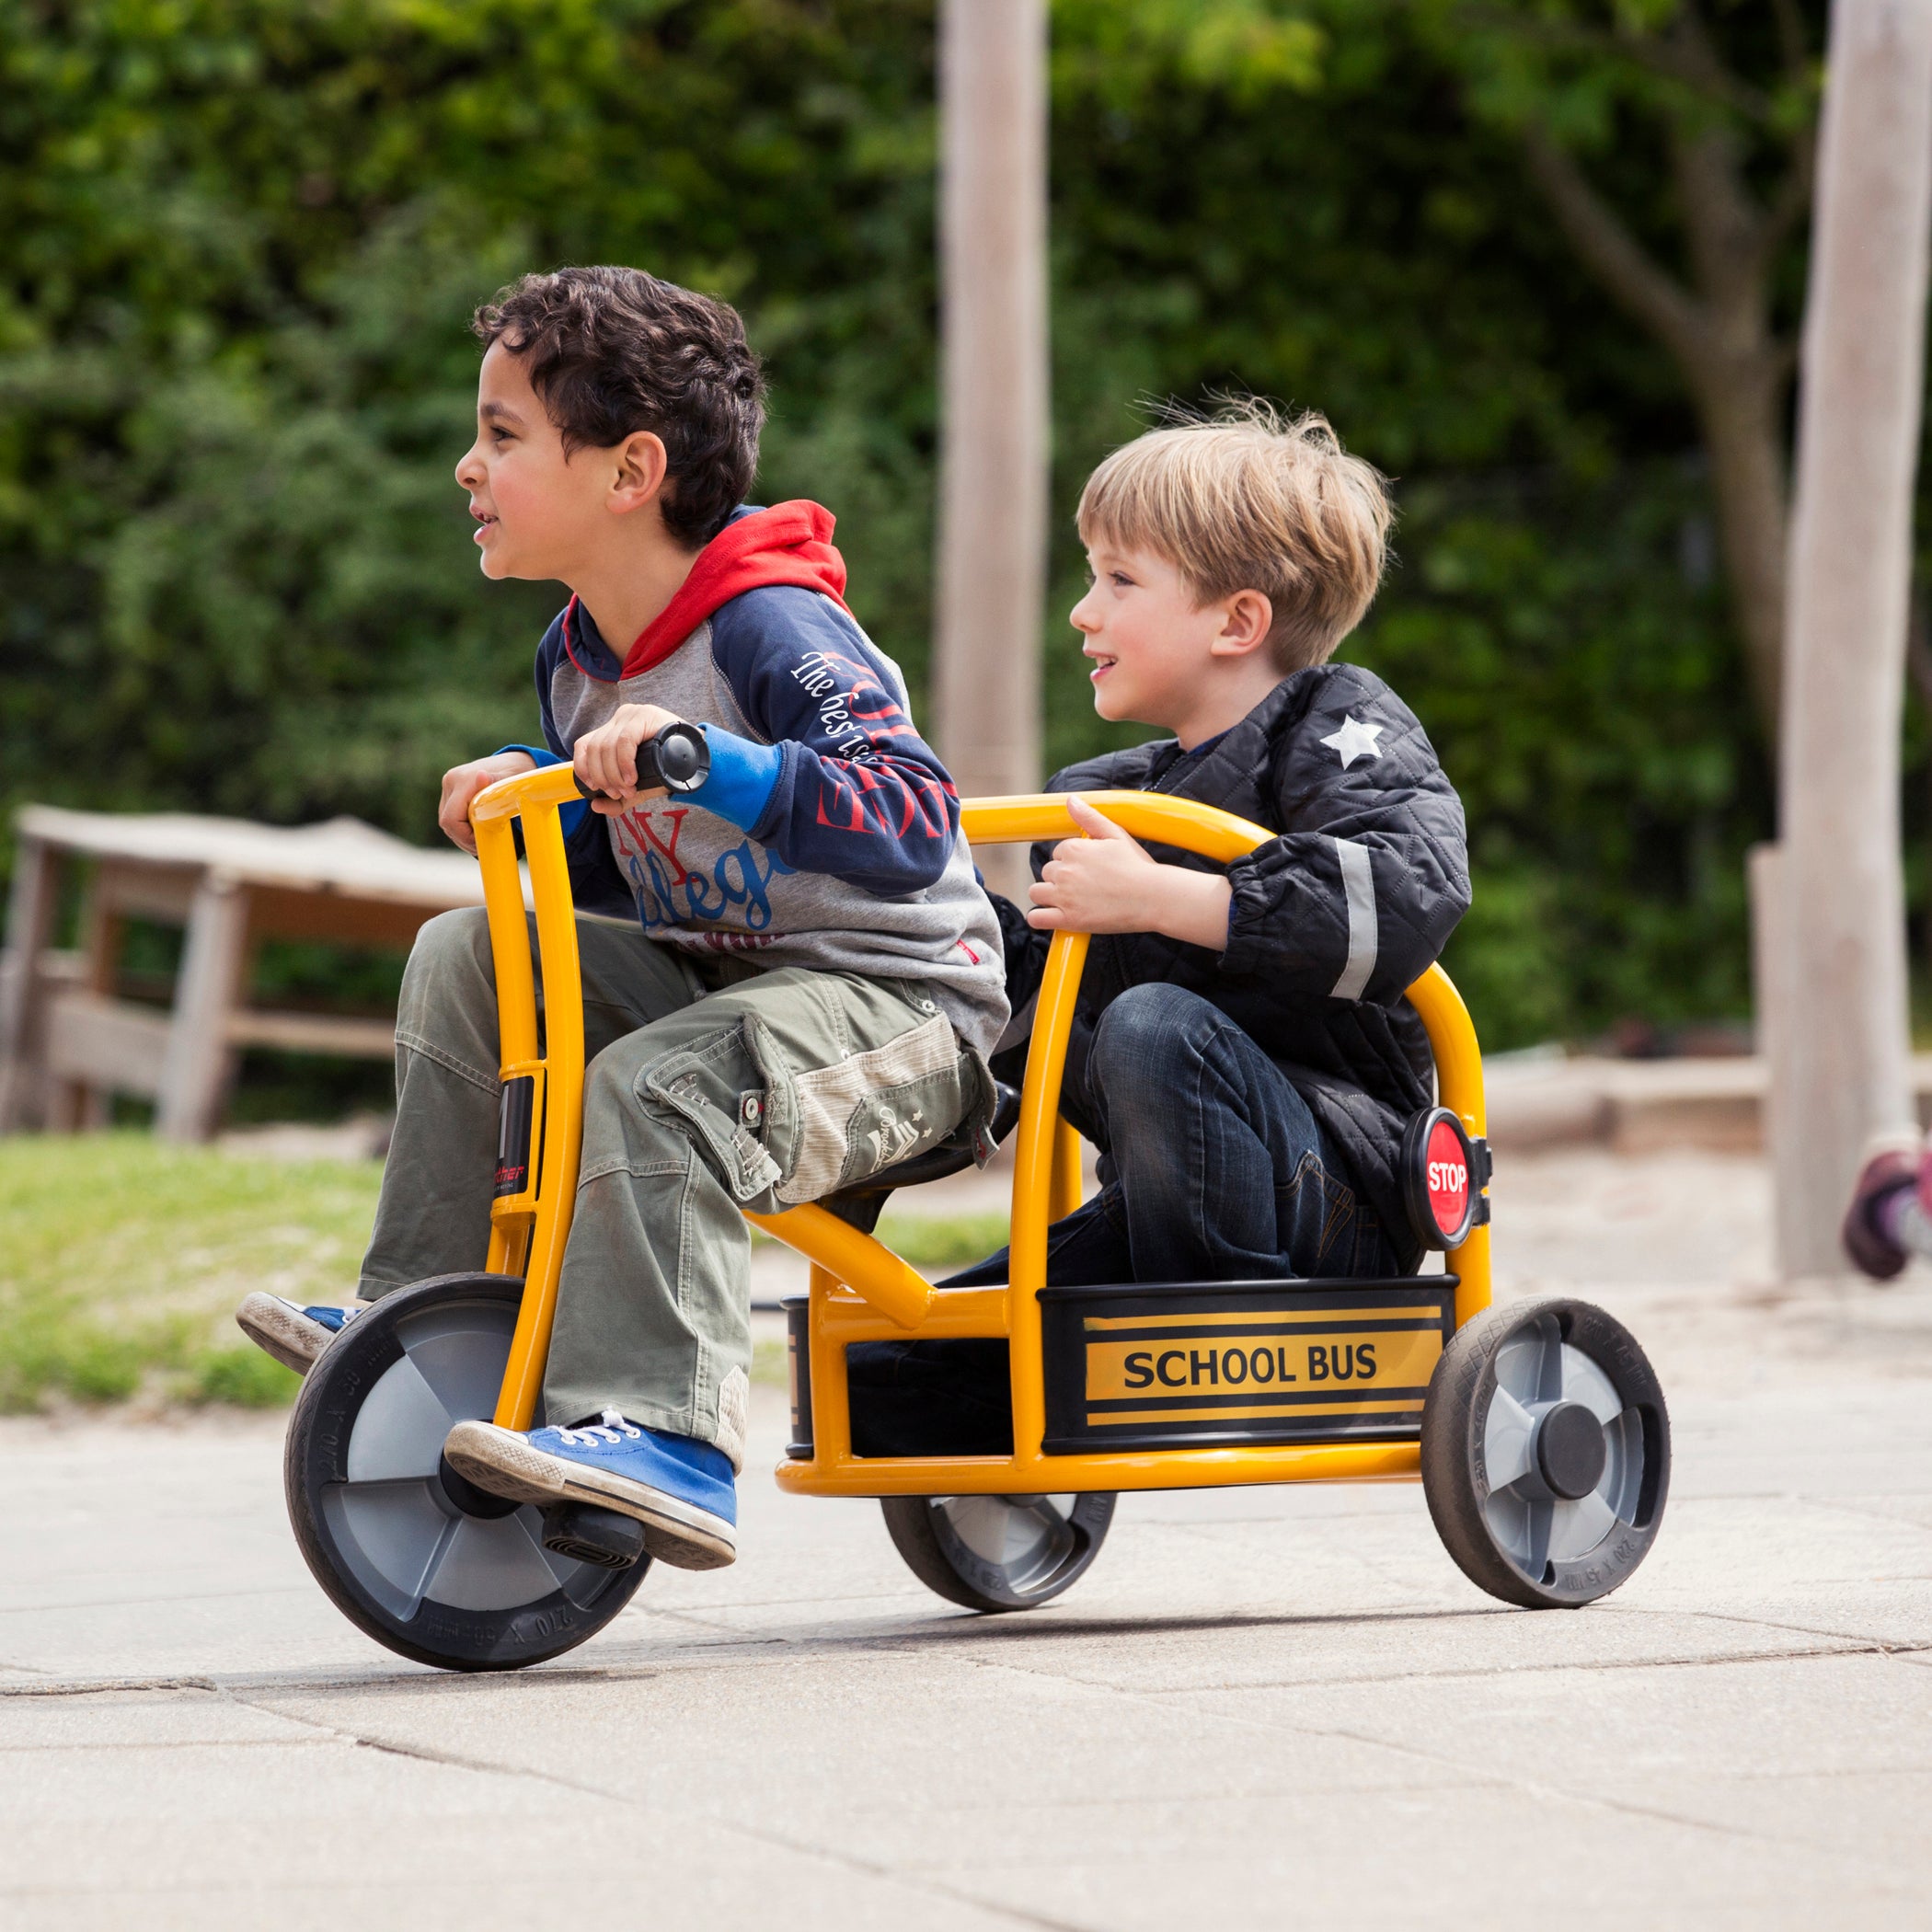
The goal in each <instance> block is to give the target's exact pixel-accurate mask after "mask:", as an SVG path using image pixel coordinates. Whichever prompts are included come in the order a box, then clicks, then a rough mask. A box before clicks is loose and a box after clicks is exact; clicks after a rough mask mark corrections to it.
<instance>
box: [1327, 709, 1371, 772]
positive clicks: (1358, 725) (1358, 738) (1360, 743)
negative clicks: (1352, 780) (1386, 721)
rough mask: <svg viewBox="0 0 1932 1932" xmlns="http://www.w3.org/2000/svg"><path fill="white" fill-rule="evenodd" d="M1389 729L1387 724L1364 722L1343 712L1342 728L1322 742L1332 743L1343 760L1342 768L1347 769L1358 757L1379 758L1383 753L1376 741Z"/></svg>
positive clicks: (1337, 754)
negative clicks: (1376, 745)
mask: <svg viewBox="0 0 1932 1932" xmlns="http://www.w3.org/2000/svg"><path fill="white" fill-rule="evenodd" d="M1387 729H1388V727H1387V726H1386V725H1372V724H1363V722H1362V720H1361V719H1359V718H1351V717H1349V716H1348V715H1347V714H1346V713H1344V714H1343V717H1342V720H1341V729H1340V730H1339V731H1337V732H1335V733H1334V735H1333V736H1332V737H1328V738H1324V739H1323V740H1322V741H1321V742H1323V743H1324V744H1327V745H1332V746H1333V747H1334V749H1335V755H1336V756H1337V757H1338V758H1340V760H1341V768H1342V770H1343V771H1347V770H1348V768H1349V766H1350V765H1353V764H1354V762H1355V761H1356V759H1358V758H1379V757H1381V755H1382V753H1380V752H1379V751H1378V750H1377V749H1376V747H1375V741H1376V739H1378V738H1379V737H1381V735H1382V734H1383V732H1384V731H1386V730H1387Z"/></svg>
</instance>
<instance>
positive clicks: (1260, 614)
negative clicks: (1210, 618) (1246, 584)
mask: <svg viewBox="0 0 1932 1932" xmlns="http://www.w3.org/2000/svg"><path fill="white" fill-rule="evenodd" d="M1222 609H1223V613H1224V615H1223V619H1222V625H1221V634H1220V636H1219V637H1217V638H1215V639H1214V641H1213V643H1212V644H1211V645H1210V646H1209V647H1208V649H1209V650H1210V652H1211V653H1212V654H1213V656H1215V657H1217V658H1241V657H1246V656H1247V655H1248V652H1249V651H1251V650H1259V649H1260V647H1261V646H1262V645H1263V644H1265V643H1267V641H1268V633H1269V632H1270V631H1271V630H1272V629H1273V628H1274V605H1273V604H1271V602H1270V601H1269V599H1268V598H1267V597H1265V596H1264V595H1263V594H1262V593H1261V592H1259V591H1236V592H1235V594H1234V595H1233V596H1232V597H1230V598H1229V599H1228V600H1227V602H1226V604H1224V605H1223V606H1222Z"/></svg>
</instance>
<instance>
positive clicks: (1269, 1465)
mask: <svg viewBox="0 0 1932 1932" xmlns="http://www.w3.org/2000/svg"><path fill="white" fill-rule="evenodd" d="M1086 796H1087V798H1088V800H1089V802H1090V803H1092V804H1093V805H1094V806H1096V807H1097V808H1098V810H1100V811H1103V812H1105V813H1106V815H1107V816H1108V817H1109V818H1110V819H1112V820H1113V821H1114V822H1116V823H1117V824H1119V825H1121V826H1122V827H1123V828H1124V829H1125V830H1127V831H1128V832H1130V833H1132V834H1133V835H1134V836H1135V837H1136V838H1139V839H1142V840H1145V841H1150V842H1152V843H1155V844H1159V845H1171V846H1177V847H1180V848H1182V849H1184V850H1188V851H1191V852H1197V853H1201V854H1202V855H1204V856H1206V857H1210V858H1213V859H1217V860H1219V861H1221V862H1222V863H1224V864H1225V863H1227V862H1228V861H1231V860H1233V859H1236V858H1238V857H1242V856H1243V855H1245V854H1246V853H1248V852H1250V851H1252V850H1254V848H1255V847H1256V846H1257V845H1260V844H1262V843H1263V842H1264V841H1265V840H1267V839H1269V838H1271V837H1272V836H1273V834H1271V833H1269V832H1267V831H1266V830H1264V829H1263V828H1262V827H1260V826H1259V825H1255V824H1252V823H1250V822H1248V821H1246V820H1244V819H1238V818H1236V817H1234V816H1232V815H1231V814H1230V813H1227V812H1225V811H1215V810H1214V809H1213V808H1212V807H1210V806H1205V805H1200V804H1196V803H1195V802H1193V801H1192V800H1191V799H1175V798H1169V797H1167V796H1165V795H1163V794H1160V793H1153V792H1137V791H1121V792H1096V793H1089V794H1087V795H1086ZM579 797H580V794H579V791H578V788H577V784H576V779H575V776H574V775H573V774H572V772H571V769H570V767H569V765H556V766H550V767H546V768H545V769H544V770H541V771H535V772H529V773H524V774H523V775H520V776H516V777H513V778H506V779H503V780H500V782H499V783H497V784H496V785H493V786H491V787H490V788H489V790H487V791H485V792H484V793H482V794H481V796H480V797H479V798H478V799H477V800H476V802H475V804H474V805H473V806H472V808H471V811H470V818H471V822H472V823H473V825H474V826H475V828H476V834H477V857H478V859H479V861H480V862H481V865H482V868H483V882H484V890H485V895H486V900H487V903H488V908H489V937H490V948H491V952H492V956H493V958H494V960H495V965H496V975H497V995H498V1005H499V1009H500V1017H501V1026H502V1034H501V1041H502V1044H501V1055H502V1077H503V1078H504V1080H505V1081H506V1082H508V1081H510V1080H512V1079H518V1078H526V1077H527V1078H528V1079H530V1080H531V1081H532V1083H533V1089H532V1091H533V1098H534V1103H535V1104H534V1110H533V1121H534V1123H533V1127H532V1145H531V1149H530V1156H531V1157H530V1158H529V1159H528V1160H527V1164H526V1166H525V1167H524V1171H523V1175H522V1179H521V1184H520V1185H516V1184H515V1182H516V1175H515V1170H514V1169H512V1170H511V1173H510V1175H509V1177H508V1179H504V1178H502V1177H500V1180H499V1186H500V1187H502V1188H505V1189H506V1191H503V1192H501V1193H500V1194H499V1196H498V1198H497V1199H496V1201H495V1202H494V1203H493V1205H492V1208H491V1227H490V1243H489V1262H488V1266H489V1270H490V1271H491V1272H493V1273H504V1274H519V1273H521V1274H522V1275H523V1277H524V1289H523V1305H522V1307H521V1310H520V1312H519V1315H518V1318H517V1327H516V1335H515V1338H514V1340H513V1341H512V1346H511V1351H510V1359H509V1363H508V1365H507V1366H506V1368H505V1371H504V1377H503V1385H502V1390H501V1393H500V1397H499V1399H498V1404H497V1409H496V1417H495V1420H497V1422H498V1423H499V1424H500V1425H501V1426H502V1427H504V1428H508V1429H520V1430H521V1429H528V1428H530V1427H531V1426H532V1425H533V1423H534V1422H535V1420H536V1409H537V1400H538V1396H539V1393H540V1391H541V1388H542V1384H543V1374H544V1365H545V1361H546V1356H547V1354H548V1351H549V1340H550V1329H551V1325H552V1322H553V1320H554V1318H555V1315H556V1308H557V1283H558V1274H559V1272H560V1271H561V1268H562V1265H563V1252H564V1244H565V1242H566V1241H567V1240H568V1238H569V1227H570V1213H571V1209H572V1206H573V1204H574V1201H575V1197H576V1190H577V1169H578V1157H579V1153H580V1149H581V1140H582V1127H583V1080H584V1064H583V1007H582V993H581V980H580V970H579V962H578V953H577V930H576V917H575V908H574V906H573V904H572V901H571V896H570V881H569V868H568V866H567V864H566V861H565V857H564V845H563V832H562V825H561V822H560V819H559V816H558V812H559V808H560V807H561V806H563V805H564V804H567V803H573V802H575V801H576V800H577V799H579ZM518 821H521V822H522V827H523V847H524V851H525V853H526V855H527V858H528V863H529V871H530V887H531V895H532V903H533V904H534V907H535V926H536V944H537V957H538V961H539V963H540V966H541V970H542V976H543V986H544V1035H545V1037H544V1039H543V1041H541V1043H540V1042H539V1038H538V1024H537V1005H536V986H535V978H534V975H533V971H532V963H531V956H530V943H529V927H528V923H527V922H526V919H525V916H524V903H523V885H522V880H521V878H520V875H519V871H518V867H517V857H516V843H515V835H514V829H513V828H514V826H515V824H516V822H518ZM961 822H962V829H963V831H964V834H965V836H966V837H967V838H968V839H969V840H970V841H971V842H972V844H974V845H1004V844H1010V843H1015V842H1021V841H1024V842H1032V841H1036V840H1043V839H1058V838H1066V837H1071V836H1075V835H1076V834H1078V832H1079V827H1078V826H1076V825H1075V823H1074V822H1073V819H1072V816H1071V815H1070V813H1069V812H1068V811H1067V801H1066V799H1065V798H1064V797H1062V796H1055V795H1052V794H1045V795H1040V796H1034V797H1021V798H1010V799H972V800H968V801H967V802H966V803H965V805H964V806H963V808H962V811H961ZM1086 959H1087V935H1086V934H1084V933H1066V932H1061V933H1056V934H1055V935H1054V936H1053V939H1052V946H1051V948H1050V949H1049V951H1048V956H1047V965H1046V973H1045V978H1044V980H1043V982H1042V983H1041V990H1040V997H1039V1002H1038V1005H1037V1007H1036V1009H1035V1018H1034V1022H1033V1033H1032V1041H1031V1045H1030V1047H1029V1051H1028V1055H1027V1070H1026V1078H1025V1084H1024V1087H1023V1091H1022V1100H1021V1109H1020V1117H1019V1128H1018V1147H1017V1150H1016V1157H1015V1164H1014V1176H1013V1214H1012V1232H1011V1248H1010V1254H1011V1265H1010V1267H1009V1270H1008V1272H1009V1275H1010V1277H1011V1279H1010V1281H1009V1282H1008V1283H1007V1284H1006V1286H1005V1287H991V1288H935V1287H934V1286H933V1285H932V1283H930V1282H927V1281H926V1279H925V1278H924V1277H923V1276H922V1275H920V1274H919V1273H918V1272H917V1271H916V1270H914V1269H913V1268H912V1267H910V1266H909V1265H908V1264H907V1263H906V1262H905V1261H903V1260H902V1259H900V1258H899V1256H897V1255H895V1254H894V1253H893V1252H892V1251H891V1248H887V1247H886V1246H885V1245H884V1244H883V1243H882V1242H880V1241H878V1240H875V1239H874V1238H873V1237H872V1236H869V1235H866V1234H861V1233H860V1232H859V1231H858V1230H857V1228H854V1227H852V1226H850V1225H848V1224H847V1223H845V1222H844V1221H842V1220H840V1219H839V1218H838V1216H837V1215H835V1214H834V1213H830V1212H829V1211H828V1210H826V1209H825V1208H823V1207H819V1206H802V1207H795V1208H791V1209H789V1210H788V1211H787V1212H785V1213H777V1214H753V1213H748V1214H747V1215H746V1217H745V1218H746V1219H747V1220H749V1221H751V1222H752V1223H753V1225H756V1226H758V1227H760V1228H763V1229H764V1230H765V1232H766V1233H767V1234H769V1235H772V1236H775V1237H776V1239H778V1240H780V1241H783V1242H785V1243H786V1244H787V1245H788V1247H790V1248H795V1249H796V1250H797V1251H798V1252H799V1254H801V1255H803V1256H804V1257H805V1259H807V1260H808V1261H809V1262H811V1306H810V1317H809V1331H810V1344H809V1345H810V1350H811V1360H810V1371H811V1373H810V1386H811V1420H812V1442H813V1454H812V1456H811V1460H810V1461H794V1460H787V1461H785V1462H782V1463H780V1464H779V1466H778V1468H777V1471H776V1478H777V1482H778V1486H779V1488H781V1489H788V1490H791V1491H793V1492H795V1493H797V1494H799V1495H811V1496H908V1495H909V1496H924V1495H965V1494H993V1495H1002V1494H1004V1495H1028V1494H1039V1493H1042V1492H1053V1493H1066V1492H1079V1491H1082V1490H1120V1489H1205V1488H1218V1487H1221V1486H1224V1485H1233V1484H1241V1483H1277V1482H1313V1481H1388V1480H1402V1479H1405V1478H1415V1477H1416V1476H1417V1475H1418V1474H1419V1473H1420V1447H1419V1445H1418V1444H1417V1443H1413V1442H1403V1443H1356V1442H1336V1443H1293V1444H1280V1443H1275V1444H1258V1445H1246V1446H1237V1447H1217V1448H1177V1449H1158V1450H1131V1451H1122V1450H1111V1451H1102V1452H1097V1453H1091V1454H1080V1455H1044V1454H1042V1452H1041V1440H1042V1438H1043V1436H1044V1434H1045V1428H1046V1409H1045V1393H1044V1370H1043V1364H1042V1361H1041V1309H1040V1302H1039V1299H1038V1292H1039V1290H1040V1289H1041V1288H1042V1287H1043V1286H1044V1285H1045V1283H1046V1250H1047V1229H1048V1227H1049V1226H1050V1225H1051V1224H1052V1222H1054V1221H1055V1220H1058V1219H1059V1218H1060V1217H1062V1216H1063V1215H1064V1214H1067V1213H1071V1212H1072V1211H1073V1210H1074V1208H1075V1207H1076V1206H1077V1205H1078V1204H1079V1200H1080V1164H1079V1141H1078V1138H1077V1136H1076V1135H1075V1133H1074V1131H1073V1130H1072V1129H1071V1128H1070V1127H1068V1126H1067V1125H1066V1123H1065V1122H1064V1121H1062V1120H1061V1119H1060V1116H1059V1105H1060V1083H1061V1075H1062V1069H1063V1065H1064V1059H1065V1053H1066V1044H1067V1039H1068V1035H1069V1032H1070V1030H1071V1028H1072V1025H1073V1018H1074V1006H1075V999H1076V998H1077V996H1078V994H1079V989H1080V975H1081V972H1082V970H1083V968H1084V966H1085V964H1086ZM1409 1002H1410V1004H1411V1005H1412V1006H1414V1007H1415V1009H1416V1011H1417V1013H1418V1014H1419V1015H1420V1018H1421V1020H1422V1024H1423V1027H1424V1028H1425V1029H1426V1030H1427V1032H1428V1035H1429V1042H1430V1047H1431V1050H1432V1052H1433V1054H1434V1056H1435V1064H1436V1078H1437V1085H1438V1088H1439V1092H1440V1098H1441V1102H1442V1104H1443V1106H1444V1107H1447V1108H1449V1109H1450V1110H1452V1111H1454V1112H1455V1114H1456V1115H1457V1116H1458V1118H1459V1119H1460V1120H1461V1121H1462V1122H1463V1125H1464V1127H1465V1129H1466V1131H1467V1133H1469V1135H1470V1137H1471V1138H1472V1139H1474V1140H1480V1139H1482V1137H1483V1135H1484V1133H1485V1131H1486V1126H1487V1121H1486V1115H1485V1110H1484V1103H1483V1082H1482V1061H1481V1055H1480V1053H1479V1052H1478V1047H1477V1041H1476V1030H1475V1028H1474V1027H1473V1026H1472V1025H1471V1023H1470V1020H1469V1015H1468V1011H1467V1009H1466V1007H1465V1006H1464V1005H1463V1002H1462V999H1461V996H1460V995H1458V994H1457V992H1456V990H1455V986H1454V984H1453V983H1451V981H1450V979H1449V976H1448V975H1447V974H1446V973H1445V972H1443V970H1442V968H1441V967H1439V966H1432V967H1431V968H1430V969H1429V971H1428V972H1425V973H1424V974H1423V975H1422V976H1421V977H1420V979H1419V980H1417V981H1416V982H1415V983H1414V984H1413V985H1411V986H1410V987H1409ZM512 1186H513V1191H511V1190H509V1189H510V1188H512ZM1485 1191H1486V1192H1487V1189H1485ZM1455 1272H1456V1275H1457V1278H1458V1279H1457V1287H1456V1291H1455V1322H1456V1326H1457V1327H1458V1328H1460V1327H1462V1325H1463V1324H1465V1323H1466V1322H1467V1321H1469V1320H1471V1319H1472V1318H1473V1317H1475V1316H1477V1315H1478V1314H1479V1313H1480V1312H1481V1311H1482V1310H1483V1309H1484V1308H1486V1307H1487V1306H1488V1305H1489V1226H1488V1225H1487V1223H1484V1224H1482V1225H1478V1226H1477V1227H1476V1228H1475V1229H1474V1230H1473V1231H1472V1232H1471V1233H1470V1235H1469V1236H1468V1238H1467V1239H1466V1241H1465V1242H1464V1243H1463V1245H1462V1246H1461V1247H1460V1248H1457V1249H1456V1251H1455ZM967 1336H975V1337H995V1338H1004V1339H1005V1340H1006V1343H1007V1349H1008V1359H1009V1363H1010V1373H1011V1376H1012V1397H1013V1454H1012V1455H1002V1456H904V1457H891V1458H884V1457H875V1456H855V1455H853V1454H852V1444H851V1423H850V1411H849V1407H848V1397H847V1392H846V1384H845V1350H846V1348H847V1346H848V1345H849V1344H851V1343H853V1342H859V1341H876V1340H915V1339H917V1340H928V1339H937V1338H942V1337H948V1338H950V1337H967Z"/></svg>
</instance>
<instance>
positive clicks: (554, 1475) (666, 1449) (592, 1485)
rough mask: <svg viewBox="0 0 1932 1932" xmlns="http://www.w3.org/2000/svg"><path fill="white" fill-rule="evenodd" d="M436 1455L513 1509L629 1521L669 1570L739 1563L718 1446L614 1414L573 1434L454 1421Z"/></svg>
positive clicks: (733, 1497) (730, 1493) (730, 1483)
mask: <svg viewBox="0 0 1932 1932" xmlns="http://www.w3.org/2000/svg"><path fill="white" fill-rule="evenodd" d="M443 1455H445V1456H447V1457H448V1458H449V1462H450V1466H451V1467H453V1468H454V1470H455V1471H456V1473H457V1474H458V1475H459V1476H463V1477H466V1478H468V1479H469V1480H470V1481H471V1482H473V1483H475V1484H476V1486H477V1488H478V1489H487V1490H489V1493H490V1494H491V1495H492V1496H503V1497H508V1498H509V1499H511V1500H512V1501H515V1502H535V1503H543V1504H549V1503H555V1502H593V1503H599V1504H601V1505H602V1506H603V1507H604V1508H605V1509H607V1510H616V1511H618V1512H620V1513H621V1514H623V1515H626V1516H634V1517H636V1518H637V1520H638V1522H639V1523H641V1524H643V1525H644V1547H645V1549H646V1550H647V1551H648V1552H649V1553H650V1555H651V1556H653V1557H655V1558H657V1560H658V1561H659V1562H661V1563H669V1564H670V1565H671V1566H672V1567H673V1569H676V1570H722V1569H723V1568H724V1566H725V1565H726V1564H727V1563H730V1562H734V1561H735V1560H736V1559H737V1556H738V1489H737V1484H736V1483H735V1481H734V1480H733V1478H732V1474H731V1461H730V1457H729V1456H728V1455H726V1454H725V1453H724V1451H723V1450H722V1449H719V1448H716V1447H714V1446H713V1445H712V1444H711V1443H700V1442H698V1441H696V1440H695V1439H694V1438H693V1437H691V1436H687V1435H667V1434H665V1433H664V1432H662V1431H661V1430H656V1429H646V1428H643V1427H642V1426H640V1425H639V1424H638V1423H636V1422H631V1421H627V1420H626V1419H625V1418H624V1417H623V1416H621V1415H619V1414H618V1413H617V1411H616V1410H615V1409H605V1410H604V1416H603V1420H601V1421H596V1422H588V1423H580V1424H579V1425H578V1426H577V1427H576V1428H574V1429H534V1430H531V1431H530V1432H528V1433H525V1432H522V1431H520V1430H515V1429H500V1428H498V1427H497V1425H496V1424H495V1423H494V1422H480V1421H478V1422H458V1423H457V1424H456V1426H455V1427H454V1429H453V1430H451V1431H450V1432H449V1436H448V1438H447V1440H446V1441H445V1442H444V1443H443Z"/></svg>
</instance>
